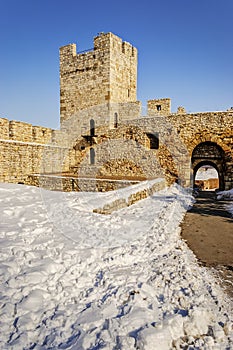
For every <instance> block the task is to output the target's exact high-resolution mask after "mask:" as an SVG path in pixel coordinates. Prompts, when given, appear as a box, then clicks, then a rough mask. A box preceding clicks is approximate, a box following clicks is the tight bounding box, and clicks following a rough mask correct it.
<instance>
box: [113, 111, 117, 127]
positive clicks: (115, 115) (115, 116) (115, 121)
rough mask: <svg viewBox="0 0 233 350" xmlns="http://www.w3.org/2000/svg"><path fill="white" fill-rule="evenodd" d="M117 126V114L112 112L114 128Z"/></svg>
mask: <svg viewBox="0 0 233 350" xmlns="http://www.w3.org/2000/svg"><path fill="white" fill-rule="evenodd" d="M117 127H118V114H117V113H114V128H117Z"/></svg>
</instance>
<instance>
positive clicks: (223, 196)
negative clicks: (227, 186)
mask: <svg viewBox="0 0 233 350" xmlns="http://www.w3.org/2000/svg"><path fill="white" fill-rule="evenodd" d="M217 200H227V201H231V203H229V204H228V205H226V209H227V211H228V212H229V213H231V215H232V216H233V188H232V189H231V190H228V191H219V192H217Z"/></svg>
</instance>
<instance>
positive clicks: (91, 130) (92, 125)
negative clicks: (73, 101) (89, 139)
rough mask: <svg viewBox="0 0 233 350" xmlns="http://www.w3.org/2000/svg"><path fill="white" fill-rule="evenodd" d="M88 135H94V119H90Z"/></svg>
mask: <svg viewBox="0 0 233 350" xmlns="http://www.w3.org/2000/svg"><path fill="white" fill-rule="evenodd" d="M90 135H91V136H95V121H94V119H91V120H90Z"/></svg>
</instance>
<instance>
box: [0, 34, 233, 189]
mask: <svg viewBox="0 0 233 350" xmlns="http://www.w3.org/2000/svg"><path fill="white" fill-rule="evenodd" d="M136 94H137V49H136V48H135V47H134V46H132V45H131V44H129V43H127V42H124V41H122V39H121V38H119V37H117V36H116V35H114V34H112V33H106V34H104V33H100V34H99V35H98V36H96V37H95V38H94V48H93V49H89V50H87V51H85V52H79V53H77V52H76V45H75V44H69V45H66V46H63V47H62V48H61V49H60V122H61V124H60V130H52V129H50V128H44V127H41V126H33V125H31V124H28V123H23V122H18V121H9V120H7V119H5V118H0V165H1V167H0V181H5V182H15V183H25V184H32V185H36V186H43V187H46V188H51V189H58V190H81V189H82V190H83V189H84V190H91V191H93V190H100V191H101V190H103V191H105V190H108V189H115V188H119V186H121V185H122V186H126V185H127V184H129V183H137V182H138V181H141V180H145V179H155V178H161V177H163V178H165V179H166V183H167V184H169V185H170V184H171V183H173V182H178V183H179V184H181V185H183V186H185V187H189V186H193V184H194V180H195V175H196V172H197V170H198V169H199V167H201V166H202V165H212V166H213V167H214V168H215V169H216V170H217V172H218V175H219V184H220V188H221V189H224V188H225V189H230V188H232V187H233V131H232V130H233V125H232V124H233V110H232V108H230V109H228V110H226V111H222V112H204V113H191V114H187V113H186V111H185V108H184V107H179V108H178V110H177V112H176V113H172V112H171V100H170V98H156V99H153V100H149V101H148V106H147V115H146V116H142V115H141V102H140V101H137V96H136ZM77 179H78V180H77ZM90 179H95V181H94V182H95V183H94V182H93V180H90ZM77 181H79V183H78V182H77Z"/></svg>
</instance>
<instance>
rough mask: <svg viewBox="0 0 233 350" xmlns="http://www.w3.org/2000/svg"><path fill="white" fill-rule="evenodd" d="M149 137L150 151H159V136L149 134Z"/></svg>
mask: <svg viewBox="0 0 233 350" xmlns="http://www.w3.org/2000/svg"><path fill="white" fill-rule="evenodd" d="M147 137H148V138H149V140H150V149H159V134H158V133H157V132H156V133H153V134H152V133H147Z"/></svg>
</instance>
